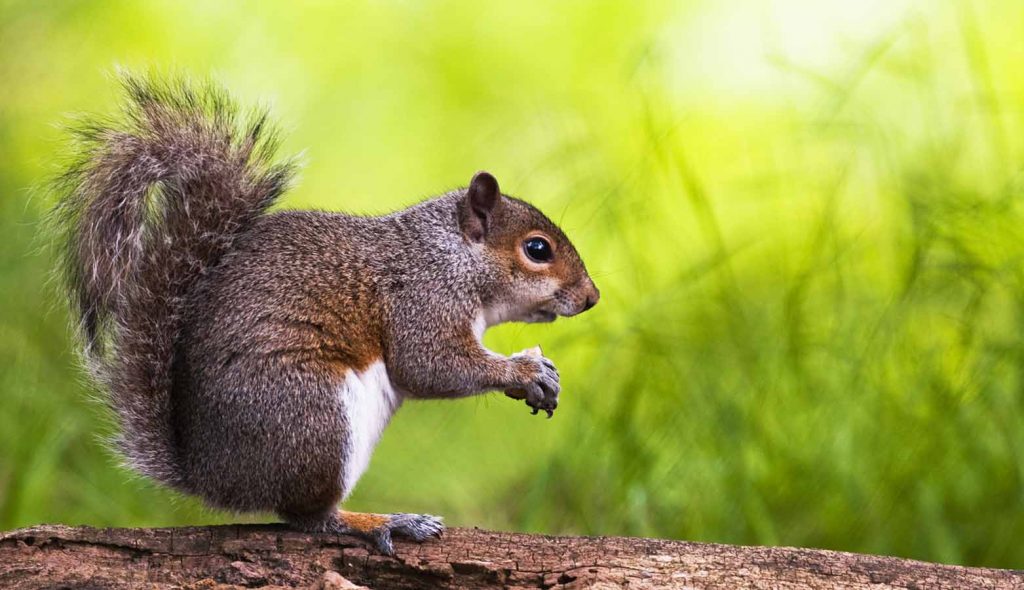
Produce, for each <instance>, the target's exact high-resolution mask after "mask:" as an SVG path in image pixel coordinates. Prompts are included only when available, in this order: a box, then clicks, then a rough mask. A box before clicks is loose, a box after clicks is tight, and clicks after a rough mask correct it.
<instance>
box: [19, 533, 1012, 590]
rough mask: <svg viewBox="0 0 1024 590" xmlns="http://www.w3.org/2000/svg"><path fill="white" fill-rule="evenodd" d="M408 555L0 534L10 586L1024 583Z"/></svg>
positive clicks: (611, 560)
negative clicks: (394, 555) (393, 555)
mask: <svg viewBox="0 0 1024 590" xmlns="http://www.w3.org/2000/svg"><path fill="white" fill-rule="evenodd" d="M395 549H396V552H397V556H396V557H394V558H390V557H384V556H381V555H376V554H374V553H372V552H371V551H368V546H367V545H366V544H365V543H364V542H362V541H360V540H358V539H355V538H352V537H347V536H338V535H328V534H320V535H309V534H303V533H296V532H292V531H288V530H286V529H284V528H283V527H281V526H279V525H237V526H213V527H188V528H164V529H94V528H88V527H68V526H61V525H43V526H38V527H32V528H26V529H20V530H16V531H11V532H7V533H2V534H0V588H16V589H20V588H150V589H154V590H157V589H160V590H162V589H165V588H181V587H184V588H193V589H196V590H198V589H209V590H214V589H216V590H227V589H229V588H231V589H233V588H255V587H259V588H274V587H288V588H310V589H318V588H323V589H328V588H329V589H336V588H359V587H368V588H373V589H382V588H398V589H402V588H620V587H626V588H723V589H725V588H728V589H733V588H786V589H796V588H827V589H831V588H862V589H865V590H867V589H871V590H885V589H888V588H901V589H911V588H916V589H925V588H957V589H960V588H992V589H1003V588H1021V589H1024V571H1019V570H995V569H983V568H964V567H958V566H949V565H937V564H931V563H924V562H920V561H913V560H907V559H898V558H893V557H876V556H870V555H858V554H853V553H841V552H836V551H822V550H815V549H791V548H772V547H737V546H731V545H716V544H708V543H688V542H683V541H664V540H658V539H640V538H628V537H553V536H543V535H526V534H519V533H498V532H490V531H482V530H476V529H449V530H448V531H446V533H445V535H444V538H442V539H440V540H431V541H428V542H426V543H424V544H422V545H417V544H415V543H409V542H404V541H401V540H397V539H396V543H395Z"/></svg>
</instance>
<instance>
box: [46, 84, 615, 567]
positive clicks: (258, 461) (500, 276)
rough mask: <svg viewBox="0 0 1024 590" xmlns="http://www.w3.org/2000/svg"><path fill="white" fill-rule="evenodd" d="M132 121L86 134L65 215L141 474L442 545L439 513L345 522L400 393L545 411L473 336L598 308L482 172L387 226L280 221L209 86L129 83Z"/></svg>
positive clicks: (255, 149)
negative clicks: (493, 394) (502, 401)
mask: <svg viewBox="0 0 1024 590" xmlns="http://www.w3.org/2000/svg"><path fill="white" fill-rule="evenodd" d="M121 82H122V86H123V88H124V91H125V94H126V100H125V101H124V105H123V112H122V115H123V117H121V118H116V117H115V118H111V119H88V118H87V119H84V120H83V121H82V122H81V124H79V125H77V126H75V127H74V128H73V129H72V130H71V131H72V136H73V139H74V142H73V144H72V145H73V149H72V150H70V151H71V152H72V154H71V158H70V160H69V162H68V164H67V167H66V168H65V169H63V170H62V173H61V174H60V176H59V177H58V179H57V182H56V183H55V189H56V191H57V195H58V201H57V204H56V206H55V208H54V211H53V221H54V224H55V231H56V236H57V239H56V241H57V244H58V245H59V252H60V267H59V269H60V271H61V275H62V276H63V278H64V283H65V286H66V290H67V293H68V295H69V299H70V301H71V306H72V309H73V312H74V316H75V317H76V320H77V322H76V323H77V328H78V332H79V333H80V336H81V340H82V341H83V342H82V348H83V357H84V359H85V362H86V367H87V368H88V369H89V371H90V374H91V375H92V376H93V378H94V379H95V380H96V382H97V383H98V385H99V386H100V388H101V389H103V390H105V392H106V396H105V397H106V399H107V403H108V405H109V407H110V409H111V410H112V411H113V413H114V414H115V416H116V418H117V421H118V423H119V426H120V428H119V434H118V435H117V436H116V438H115V439H114V441H113V442H114V446H115V447H116V448H117V450H118V451H119V452H120V453H121V455H122V456H123V457H124V459H125V462H126V463H127V464H128V465H129V466H131V467H133V468H134V469H136V470H137V471H139V472H141V473H142V474H144V475H146V476H148V477H150V478H152V479H154V480H156V481H157V482H160V483H162V484H164V485H166V486H169V487H171V488H173V489H175V490H178V491H180V492H183V493H186V494H190V495H194V496H198V497H199V498H201V499H202V500H203V501H204V502H206V503H207V504H209V505H211V506H214V507H218V508H223V509H228V510H232V511H236V512H253V511H271V512H274V513H276V514H277V515H279V516H280V517H281V518H282V519H283V520H284V521H285V522H286V523H288V525H290V526H291V527H293V528H295V529H298V530H301V531H307V532H328V533H343V534H353V535H358V536H361V537H363V538H366V539H368V540H369V541H370V542H372V543H373V544H374V545H375V546H376V548H377V549H378V550H379V551H380V552H381V553H384V554H387V555H391V554H393V552H394V549H393V545H392V535H393V534H394V535H401V536H405V537H408V538H411V539H413V540H416V541H423V540H425V539H427V538H429V537H432V536H438V535H440V534H441V532H442V531H443V525H442V523H441V519H440V518H438V517H435V516H430V515H417V514H403V513H399V514H364V513H355V512H348V511H344V510H342V509H340V508H339V505H340V503H341V502H342V501H343V500H344V499H345V498H346V497H347V496H348V495H349V494H350V493H351V492H352V490H353V488H354V487H355V485H356V482H357V481H358V480H359V478H360V476H361V475H362V473H363V471H364V470H365V469H366V468H367V465H368V463H369V461H370V456H371V454H372V452H373V450H374V447H375V446H376V444H377V441H378V439H379V438H380V436H381V433H382V430H383V429H384V428H385V427H386V426H387V424H388V422H389V421H390V419H391V417H392V415H393V414H394V413H395V411H396V410H398V408H399V406H401V405H402V403H403V401H405V400H406V399H413V400H415V399H457V398H464V397H468V396H473V395H478V394H482V393H485V392H489V391H505V392H506V393H507V395H509V396H510V397H513V398H517V399H525V401H526V404H527V405H528V406H529V407H530V408H532V409H533V413H534V414H536V413H537V412H538V411H540V410H542V411H544V412H545V413H546V414H547V415H548V417H550V416H551V413H552V412H553V411H554V410H555V408H556V407H557V406H558V395H559V390H560V384H559V374H558V371H557V370H556V368H555V365H554V364H553V363H552V362H551V361H550V360H549V359H547V358H545V357H544V356H542V355H540V354H539V353H538V352H537V351H526V352H523V353H519V354H513V355H511V356H503V355H500V354H497V353H495V352H492V351H490V350H488V349H487V348H486V347H484V345H483V344H482V343H481V337H482V335H483V333H484V331H485V330H486V329H487V328H488V327H490V326H493V325H495V324H500V323H502V322H513V321H517V322H550V321H553V320H555V319H556V318H557V317H559V316H573V315H576V314H578V313H581V312H583V311H586V310H588V309H590V308H591V307H593V306H594V305H595V304H596V303H597V301H598V298H599V291H598V289H597V287H596V286H595V285H594V282H593V280H591V278H590V276H589V275H588V273H587V270H586V267H585V266H584V264H583V261H582V260H581V258H580V256H579V254H578V253H577V251H576V249H575V248H574V247H573V245H572V243H571V242H570V241H569V239H568V238H567V237H566V236H565V234H564V233H563V232H562V230H561V229H559V227H558V226H557V225H556V224H554V223H553V222H552V221H551V220H549V219H548V218H547V217H546V216H545V215H544V214H543V213H541V212H540V211H539V210H538V209H536V208H535V207H533V206H532V205H530V204H528V203H526V202H524V201H521V200H519V199H516V198H513V197H510V196H508V195H505V194H502V193H501V192H500V190H499V187H498V182H497V180H496V179H495V178H494V176H492V175H491V174H489V173H487V172H478V173H477V174H476V175H475V176H473V177H472V180H471V181H470V183H469V186H468V187H467V188H464V189H459V190H454V191H451V192H448V193H445V194H442V195H440V196H437V197H434V198H431V199H428V200H426V201H423V202H421V203H419V204H416V205H414V206H411V207H409V208H406V209H403V210H400V211H397V212H394V213H390V214H387V215H381V216H357V215H350V214H344V213H333V212H321V211H301V210H281V211H275V212H268V211H267V210H268V208H269V207H271V206H272V205H273V204H274V203H275V202H276V201H277V199H278V198H279V197H280V196H281V195H282V194H283V193H284V192H285V191H286V190H287V188H288V187H289V186H290V184H291V182H292V179H293V177H294V174H295V171H296V165H295V163H294V161H290V160H286V161H275V156H274V153H275V150H276V148H277V145H278V140H277V133H276V131H275V129H274V127H273V125H272V124H271V123H270V121H269V117H268V114H267V112H266V111H265V110H259V111H254V112H251V113H250V114H245V113H246V111H241V110H240V109H239V107H238V106H237V105H236V104H235V103H234V102H233V101H232V100H231V99H230V98H229V97H228V95H227V94H226V92H225V91H224V90H223V89H221V88H220V87H219V86H217V85H215V84H212V83H205V84H195V83H193V82H190V81H189V80H187V79H184V78H181V79H166V78H159V77H153V76H135V75H132V74H123V75H122V79H121Z"/></svg>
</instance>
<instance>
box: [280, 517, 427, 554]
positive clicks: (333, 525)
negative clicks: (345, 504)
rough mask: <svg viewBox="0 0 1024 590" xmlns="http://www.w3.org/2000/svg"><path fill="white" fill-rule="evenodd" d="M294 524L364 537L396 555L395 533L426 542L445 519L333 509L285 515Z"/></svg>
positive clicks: (381, 550) (321, 531)
mask: <svg viewBox="0 0 1024 590" xmlns="http://www.w3.org/2000/svg"><path fill="white" fill-rule="evenodd" d="M282 516H283V517H284V518H285V520H287V521H288V523H289V524H291V525H292V526H293V527H295V528H297V529H300V530H303V531H307V532H314V533H338V534H343V535H354V536H356V537H362V538H364V539H366V540H368V541H370V542H371V543H373V544H374V546H376V547H377V550H378V551H380V552H381V553H383V554H384V555H394V554H395V548H394V546H393V545H392V543H391V536H392V535H398V536H400V537H407V538H409V539H412V540H413V541H417V542H419V541H424V540H426V539H428V538H430V537H439V536H440V535H441V533H442V532H443V531H444V525H443V524H441V518H440V517H437V516H431V515H429V514H405V513H397V514H372V513H367V512H348V511H347V510H337V509H333V510H331V511H330V512H328V513H326V514H319V515H303V516H297V515H292V514H282Z"/></svg>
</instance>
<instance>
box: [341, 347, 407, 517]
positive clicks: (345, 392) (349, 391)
mask: <svg viewBox="0 0 1024 590" xmlns="http://www.w3.org/2000/svg"><path fill="white" fill-rule="evenodd" d="M338 395H339V396H340V398H341V404H342V408H344V412H345V421H346V422H347V426H348V437H349V438H348V448H347V449H343V452H344V453H345V455H347V456H345V457H344V464H343V465H342V474H341V478H342V481H341V488H342V490H343V492H342V493H343V495H344V497H348V495H349V494H350V493H352V490H353V488H355V487H356V482H357V481H359V477H360V476H361V475H363V472H364V471H366V467H367V466H368V465H369V464H370V456H371V455H373V449H374V447H376V446H377V441H379V440H380V435H381V432H383V431H384V427H385V426H387V425H388V422H389V421H390V420H391V416H392V415H394V413H395V411H396V410H398V406H400V405H401V404H402V398H401V396H400V395H399V394H398V392H396V391H395V388H394V387H392V385H391V380H390V379H389V378H388V372H387V369H386V368H385V367H384V362H383V361H377V362H375V363H373V364H372V365H370V366H369V367H367V368H366V369H365V370H363V371H361V372H358V373H356V372H354V371H349V373H348V374H347V375H346V377H345V382H344V383H342V385H341V388H340V389H339V391H338Z"/></svg>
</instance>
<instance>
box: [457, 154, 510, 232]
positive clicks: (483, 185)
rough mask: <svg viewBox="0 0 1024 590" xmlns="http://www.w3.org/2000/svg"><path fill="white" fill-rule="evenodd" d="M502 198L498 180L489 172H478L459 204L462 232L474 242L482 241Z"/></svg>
mask: <svg viewBox="0 0 1024 590" xmlns="http://www.w3.org/2000/svg"><path fill="white" fill-rule="evenodd" d="M500 200H501V191H500V190H499V189H498V180H497V179H496V178H494V177H493V176H491V174H490V173H488V172H483V171H480V172H477V173H476V174H475V175H474V176H473V180H471V181H470V182H469V189H468V190H467V191H466V196H465V197H463V201H462V203H460V204H459V225H461V226H462V233H463V234H464V235H465V236H466V237H467V238H469V239H470V240H472V241H474V242H482V241H483V240H484V238H485V237H487V232H488V230H490V228H491V219H492V218H493V217H494V209H495V208H496V207H497V206H498V202H499V201H500Z"/></svg>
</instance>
